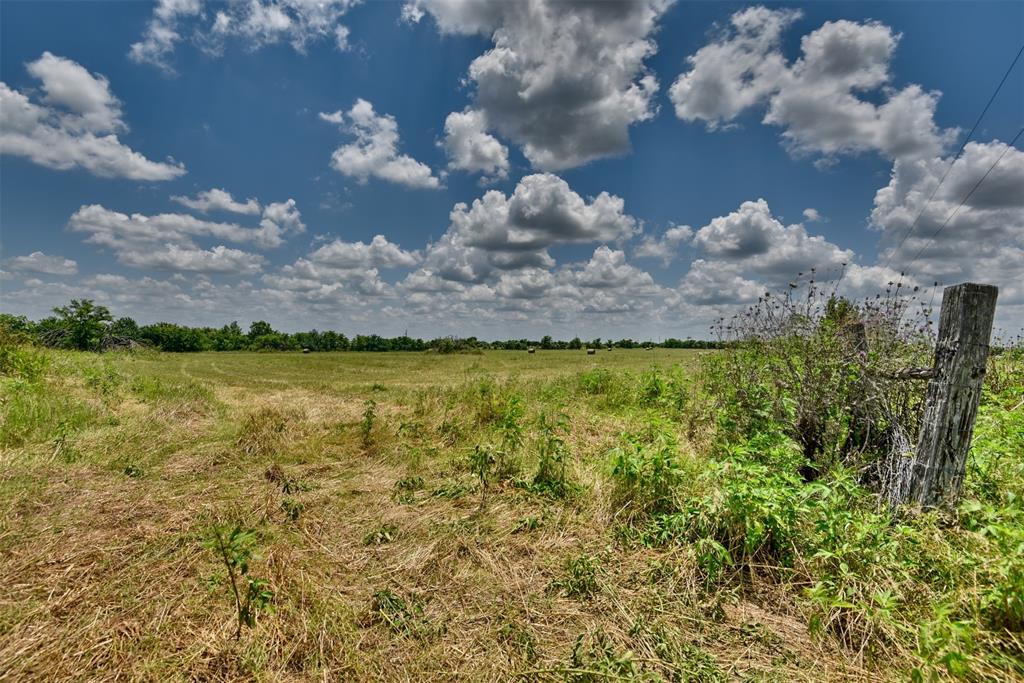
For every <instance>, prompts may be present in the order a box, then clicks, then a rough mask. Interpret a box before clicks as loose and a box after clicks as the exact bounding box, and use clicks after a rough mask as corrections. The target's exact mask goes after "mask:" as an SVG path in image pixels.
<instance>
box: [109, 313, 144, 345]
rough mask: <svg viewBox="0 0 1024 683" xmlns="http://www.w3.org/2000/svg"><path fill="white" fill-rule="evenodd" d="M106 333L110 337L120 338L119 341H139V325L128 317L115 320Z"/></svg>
mask: <svg viewBox="0 0 1024 683" xmlns="http://www.w3.org/2000/svg"><path fill="white" fill-rule="evenodd" d="M107 333H108V334H110V336H112V337H120V338H121V339H131V340H133V341H137V340H139V339H141V337H140V336H139V324H138V323H137V322H135V320H133V319H132V318H128V317H124V318H118V319H117V320H115V321H114V323H113V324H112V325H111V326H110V328H109V329H108V330H107Z"/></svg>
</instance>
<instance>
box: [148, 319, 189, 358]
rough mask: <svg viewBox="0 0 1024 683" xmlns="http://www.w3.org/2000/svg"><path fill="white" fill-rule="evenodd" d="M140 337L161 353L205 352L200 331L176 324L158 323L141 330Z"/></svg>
mask: <svg viewBox="0 0 1024 683" xmlns="http://www.w3.org/2000/svg"><path fill="white" fill-rule="evenodd" d="M139 336H140V337H141V338H142V339H144V340H145V341H147V342H149V343H150V344H152V345H153V346H155V347H157V348H158V349H160V350H161V351H171V352H174V353H186V352H189V351H202V350H203V336H202V335H201V334H200V331H199V330H197V329H195V328H192V327H185V326H184V325H175V324H174V323H156V324H154V325H145V326H143V327H141V328H139Z"/></svg>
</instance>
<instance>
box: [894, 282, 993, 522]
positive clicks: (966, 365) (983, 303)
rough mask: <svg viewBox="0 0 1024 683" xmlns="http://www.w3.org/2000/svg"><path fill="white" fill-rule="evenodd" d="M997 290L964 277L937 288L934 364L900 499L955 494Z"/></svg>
mask: <svg viewBox="0 0 1024 683" xmlns="http://www.w3.org/2000/svg"><path fill="white" fill-rule="evenodd" d="M998 294H999V290H998V288H996V287H993V286H992V285H979V284H974V283H972V282H967V283H964V284H960V285H954V286H952V287H947V288H946V289H945V291H943V293H942V312H941V313H940V314H939V338H938V341H937V343H936V345H935V368H934V371H933V374H932V378H931V380H930V381H929V382H928V391H927V394H926V397H925V408H924V417H923V419H922V422H921V436H920V439H919V441H918V444H917V453H916V454H915V457H914V465H913V469H912V470H911V472H910V482H909V484H910V485H909V487H907V488H906V489H904V490H905V491H906V500H904V501H902V502H907V503H911V504H917V505H920V506H921V507H925V508H929V507H935V506H938V505H952V504H954V503H955V502H956V501H957V500H958V499H959V497H960V485H961V484H962V483H963V479H964V469H965V467H966V464H967V451H968V449H969V448H970V445H971V434H972V432H973V431H974V418H975V417H976V416H977V413H978V403H979V401H980V400H981V385H982V382H983V380H984V377H985V363H986V361H987V360H988V348H989V337H990V335H991V334H992V319H993V317H994V316H995V309H996V297H997V295H998Z"/></svg>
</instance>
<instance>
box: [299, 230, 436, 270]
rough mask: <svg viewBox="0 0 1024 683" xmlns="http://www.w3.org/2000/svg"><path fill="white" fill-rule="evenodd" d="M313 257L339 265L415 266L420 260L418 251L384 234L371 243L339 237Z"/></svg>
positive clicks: (319, 260) (317, 261)
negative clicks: (342, 239) (345, 239)
mask: <svg viewBox="0 0 1024 683" xmlns="http://www.w3.org/2000/svg"><path fill="white" fill-rule="evenodd" d="M309 258H310V260H312V261H314V262H316V263H319V264H323V265H327V266H333V267H335V268H360V267H362V268H411V267H413V266H415V265H416V264H417V263H419V262H420V256H419V254H417V253H416V252H410V251H405V250H404V249H402V248H401V247H399V246H398V245H397V244H395V243H394V242H389V241H388V240H387V238H386V237H384V235H376V236H374V238H373V239H372V240H370V243H369V244H365V243H364V242H343V241H341V240H335V241H333V242H330V243H329V244H325V245H324V246H322V247H320V248H319V249H317V250H316V251H314V252H313V253H312V254H310V255H309Z"/></svg>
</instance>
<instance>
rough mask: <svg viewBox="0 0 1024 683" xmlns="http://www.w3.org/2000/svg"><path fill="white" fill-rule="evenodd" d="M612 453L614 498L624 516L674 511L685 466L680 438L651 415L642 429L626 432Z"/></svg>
mask: <svg viewBox="0 0 1024 683" xmlns="http://www.w3.org/2000/svg"><path fill="white" fill-rule="evenodd" d="M621 441H622V444H621V445H620V446H618V447H616V448H614V449H613V450H612V451H611V453H610V456H611V467H612V470H611V475H612V480H613V481H614V482H615V492H614V495H613V502H614V504H615V506H616V508H618V509H619V511H620V512H621V513H625V515H626V516H627V518H631V517H633V516H635V515H638V514H640V515H645V514H659V513H668V512H674V511H675V510H676V509H677V506H676V501H675V492H676V490H677V489H678V487H679V485H680V483H682V479H683V475H684V469H683V467H682V465H681V462H680V457H679V442H678V440H677V439H676V437H675V434H673V433H672V432H671V431H670V430H669V429H668V425H667V424H666V423H664V422H663V421H660V420H657V419H652V420H651V421H650V422H649V423H648V425H647V429H646V430H644V431H642V432H627V433H625V434H623V435H622V436H621Z"/></svg>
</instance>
